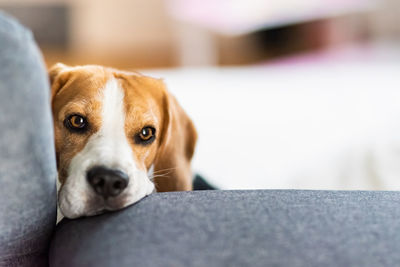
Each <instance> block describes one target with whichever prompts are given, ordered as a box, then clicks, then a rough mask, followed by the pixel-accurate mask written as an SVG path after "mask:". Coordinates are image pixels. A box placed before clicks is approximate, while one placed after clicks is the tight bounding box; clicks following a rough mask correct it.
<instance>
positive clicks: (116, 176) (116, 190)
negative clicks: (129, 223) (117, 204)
mask: <svg viewBox="0 0 400 267" xmlns="http://www.w3.org/2000/svg"><path fill="white" fill-rule="evenodd" d="M87 180H88V182H89V184H90V185H91V186H92V187H93V189H94V191H95V192H96V193H97V194H99V195H101V196H103V197H104V198H107V197H116V196H118V195H119V194H120V193H121V192H122V191H124V189H125V188H126V187H127V186H128V182H129V177H128V175H127V174H125V173H124V172H122V171H119V170H114V169H109V168H106V167H102V166H96V167H93V168H92V169H90V170H89V171H88V172H87Z"/></svg>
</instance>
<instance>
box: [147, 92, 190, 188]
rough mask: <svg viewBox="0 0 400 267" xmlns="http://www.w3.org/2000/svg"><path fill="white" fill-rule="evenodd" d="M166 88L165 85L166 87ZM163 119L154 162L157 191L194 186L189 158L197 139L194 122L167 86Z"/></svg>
mask: <svg viewBox="0 0 400 267" xmlns="http://www.w3.org/2000/svg"><path fill="white" fill-rule="evenodd" d="M164 90H165V89H164ZM163 102H164V103H163V106H164V107H163V112H164V123H163V129H162V133H161V136H160V144H159V150H158V153H157V156H156V159H155V162H154V173H155V176H157V174H160V175H161V176H160V177H158V178H157V177H156V178H155V179H154V181H155V183H156V188H157V191H159V192H165V191H187V190H192V171H191V168H190V161H191V159H192V157H193V153H194V148H195V145H196V140H197V133H196V129H195V127H194V125H193V122H192V121H191V120H190V118H189V117H188V116H187V115H186V113H185V111H184V110H183V109H182V107H181V106H180V105H179V104H178V102H177V101H176V99H175V97H173V96H172V95H171V94H170V93H169V92H168V91H167V90H165V94H164V99H163Z"/></svg>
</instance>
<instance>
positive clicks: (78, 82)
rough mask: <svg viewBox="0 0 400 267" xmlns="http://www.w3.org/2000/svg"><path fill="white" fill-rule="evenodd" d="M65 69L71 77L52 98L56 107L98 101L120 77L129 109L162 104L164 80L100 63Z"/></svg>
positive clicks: (145, 108) (156, 106)
mask: <svg viewBox="0 0 400 267" xmlns="http://www.w3.org/2000/svg"><path fill="white" fill-rule="evenodd" d="M64 71H68V72H69V73H68V74H69V75H68V81H67V82H66V84H65V85H64V87H63V88H62V89H61V90H60V92H59V93H57V95H56V96H55V98H54V99H53V108H54V109H55V110H60V109H61V108H62V107H63V106H65V104H66V103H71V102H73V103H81V104H96V102H98V101H101V98H102V93H103V90H104V89H105V87H106V85H107V83H108V82H109V81H110V80H111V79H115V80H117V83H118V85H119V87H120V88H121V89H122V90H123V93H124V102H125V105H126V106H125V108H126V111H131V110H136V111H141V110H142V111H144V110H147V109H149V108H151V109H157V108H158V106H161V105H162V101H163V94H164V84H163V82H162V81H161V80H159V79H155V78H151V77H148V76H144V75H141V74H139V73H135V72H127V71H119V70H116V69H112V68H105V67H101V66H83V67H72V68H69V69H66V70H64Z"/></svg>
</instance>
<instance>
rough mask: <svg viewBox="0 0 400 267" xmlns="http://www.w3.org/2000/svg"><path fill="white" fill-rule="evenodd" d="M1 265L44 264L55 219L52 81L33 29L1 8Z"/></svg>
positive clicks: (45, 263)
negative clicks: (33, 34) (23, 24)
mask: <svg viewBox="0 0 400 267" xmlns="http://www.w3.org/2000/svg"><path fill="white" fill-rule="evenodd" d="M0 66H1V67H0V203H1V205H0V266H46V265H47V263H48V261H47V251H48V244H49V240H50V235H51V233H52V231H53V229H54V227H55V220H56V164H55V158H54V157H55V156H54V155H55V153H54V148H53V143H54V139H53V134H52V131H53V130H52V129H53V127H52V121H51V113H50V105H49V103H50V102H49V90H50V89H49V85H48V78H47V74H46V70H45V67H44V64H43V61H42V58H41V55H40V53H39V51H38V49H37V47H36V45H35V42H34V40H33V38H32V35H31V33H30V32H29V31H28V30H26V29H25V28H23V27H22V26H21V25H20V24H18V23H17V22H16V21H15V20H14V19H12V18H10V17H8V16H7V15H5V14H3V13H0Z"/></svg>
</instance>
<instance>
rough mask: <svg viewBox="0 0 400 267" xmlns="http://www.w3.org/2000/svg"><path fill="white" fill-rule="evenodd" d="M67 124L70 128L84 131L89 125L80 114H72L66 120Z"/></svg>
mask: <svg viewBox="0 0 400 267" xmlns="http://www.w3.org/2000/svg"><path fill="white" fill-rule="evenodd" d="M66 126H67V128H69V129H70V130H76V131H83V130H84V129H86V127H87V121H86V119H85V118H84V117H82V116H80V115H71V116H69V117H68V119H67V121H66Z"/></svg>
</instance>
